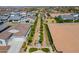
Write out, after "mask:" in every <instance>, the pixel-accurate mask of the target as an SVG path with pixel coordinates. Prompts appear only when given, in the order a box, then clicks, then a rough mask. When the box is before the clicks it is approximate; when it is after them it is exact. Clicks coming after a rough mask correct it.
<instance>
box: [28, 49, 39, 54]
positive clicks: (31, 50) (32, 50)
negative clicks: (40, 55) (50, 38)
mask: <svg viewBox="0 0 79 59" xmlns="http://www.w3.org/2000/svg"><path fill="white" fill-rule="evenodd" d="M37 50H38V49H37V48H30V49H29V52H30V53H32V52H34V51H37Z"/></svg>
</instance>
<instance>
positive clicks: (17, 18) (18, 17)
mask: <svg viewBox="0 0 79 59" xmlns="http://www.w3.org/2000/svg"><path fill="white" fill-rule="evenodd" d="M20 19H21V16H18V15H11V16H10V18H9V20H20Z"/></svg>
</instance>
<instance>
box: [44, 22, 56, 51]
mask: <svg viewBox="0 0 79 59" xmlns="http://www.w3.org/2000/svg"><path fill="white" fill-rule="evenodd" d="M45 28H46V33H47V36H48V39H49V43H50V45H51V47H52V50H53V51H57V49H56V47H55V45H54V42H53V39H52V36H51V33H50V31H49V28H48V25H47V24H45Z"/></svg>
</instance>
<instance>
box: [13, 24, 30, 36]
mask: <svg viewBox="0 0 79 59" xmlns="http://www.w3.org/2000/svg"><path fill="white" fill-rule="evenodd" d="M29 27H30V25H28V24H18V25H17V26H15V29H16V30H19V32H17V33H15V34H14V36H24V35H25V34H26V33H27V31H28V29H29Z"/></svg>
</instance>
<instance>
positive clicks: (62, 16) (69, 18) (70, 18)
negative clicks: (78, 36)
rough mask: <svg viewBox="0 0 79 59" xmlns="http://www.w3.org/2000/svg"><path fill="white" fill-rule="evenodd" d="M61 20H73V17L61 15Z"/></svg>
mask: <svg viewBox="0 0 79 59" xmlns="http://www.w3.org/2000/svg"><path fill="white" fill-rule="evenodd" d="M60 17H61V18H62V19H63V20H74V17H73V15H61V16H60Z"/></svg>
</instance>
